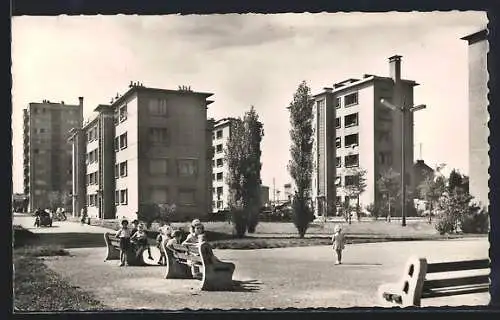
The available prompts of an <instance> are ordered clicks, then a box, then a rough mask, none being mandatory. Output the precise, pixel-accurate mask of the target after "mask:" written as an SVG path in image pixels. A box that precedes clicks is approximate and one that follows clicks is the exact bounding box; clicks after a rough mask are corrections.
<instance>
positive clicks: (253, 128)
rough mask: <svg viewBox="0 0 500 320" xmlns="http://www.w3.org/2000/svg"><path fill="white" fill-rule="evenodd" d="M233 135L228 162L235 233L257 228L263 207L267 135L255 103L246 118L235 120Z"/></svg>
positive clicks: (239, 235) (228, 144)
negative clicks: (263, 149)
mask: <svg viewBox="0 0 500 320" xmlns="http://www.w3.org/2000/svg"><path fill="white" fill-rule="evenodd" d="M231 126H232V127H231V135H230V137H229V139H228V141H227V144H226V148H225V158H226V161H227V165H228V176H227V177H226V178H227V185H228V187H229V199H228V202H229V207H230V210H231V212H232V214H233V215H234V217H232V222H233V226H234V228H235V234H236V235H237V236H238V237H243V236H244V235H245V232H247V231H248V232H250V233H253V232H255V227H256V226H257V224H258V217H259V210H260V186H261V184H262V181H261V178H260V171H261V168H262V163H261V162H260V158H261V149H260V143H261V141H262V137H263V136H264V130H263V125H262V123H261V122H260V121H259V116H258V114H257V112H256V111H255V108H254V107H253V106H252V107H251V108H250V111H248V112H246V113H245V115H244V118H243V120H241V119H240V118H238V119H237V120H236V121H233V122H232V124H231Z"/></svg>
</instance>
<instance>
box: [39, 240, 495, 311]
mask: <svg viewBox="0 0 500 320" xmlns="http://www.w3.org/2000/svg"><path fill="white" fill-rule="evenodd" d="M488 247H489V244H488V241H487V240H477V239H474V240H449V241H419V242H391V243H372V244H362V245H361V244H360V245H350V246H348V247H347V249H346V251H345V258H344V259H345V260H344V264H343V265H340V266H335V265H333V255H332V251H331V248H329V247H327V246H321V247H319V246H318V247H301V248H280V249H260V250H215V254H216V255H217V256H218V257H220V259H221V260H225V261H232V262H234V263H235V264H236V272H235V274H234V279H235V280H236V282H235V283H236V286H235V290H234V291H232V292H200V291H199V290H198V285H199V282H198V281H196V280H175V279H164V272H165V268H164V267H142V268H141V267H126V268H120V267H118V266H117V263H115V262H103V259H102V258H103V257H104V250H103V249H100V248H99V249H73V250H70V252H71V254H72V256H71V257H56V258H50V259H46V263H47V265H48V266H49V267H50V268H52V269H53V270H55V271H56V272H58V273H60V274H61V275H63V276H64V277H65V278H66V279H67V280H68V281H70V282H71V283H72V284H73V285H76V286H79V287H81V288H82V289H84V290H86V291H89V292H92V293H94V294H95V295H96V297H97V299H99V300H100V301H102V302H103V303H104V304H106V305H107V306H109V307H110V308H113V309H143V308H144V309H169V310H172V309H174V310H179V309H184V308H190V309H204V308H220V309H231V308H239V309H246V308H264V309H266V308H267V309H272V308H288V307H296V308H311V307H312V308H314V307H341V308H345V307H373V306H377V304H378V300H377V297H376V291H377V287H378V286H379V285H380V284H382V283H386V282H393V281H395V280H397V279H399V277H400V276H401V272H402V269H403V266H404V264H405V262H406V260H407V258H408V256H409V254H417V255H421V256H426V257H428V259H429V260H430V261H446V260H454V259H473V258H484V257H487V256H488V253H487V250H488ZM488 301H489V295H488V294H475V295H468V296H459V297H451V298H439V299H430V300H428V301H425V302H424V303H423V305H424V306H426V305H427V306H446V305H451V306H459V305H485V304H487V303H488Z"/></svg>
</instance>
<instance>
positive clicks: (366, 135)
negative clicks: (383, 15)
mask: <svg viewBox="0 0 500 320" xmlns="http://www.w3.org/2000/svg"><path fill="white" fill-rule="evenodd" d="M389 74H390V76H389V77H381V76H375V75H369V74H365V75H364V76H363V78H362V79H348V80H345V81H342V82H339V83H335V84H334V86H333V88H324V90H323V92H321V93H319V94H317V95H315V96H314V100H315V102H314V107H313V112H314V121H313V127H314V134H315V137H314V144H313V161H314V166H313V169H314V170H313V179H312V186H311V194H312V200H313V203H314V211H315V215H316V216H321V215H326V214H327V215H334V214H335V212H336V208H337V207H338V205H339V204H340V203H341V202H343V201H351V202H354V201H356V200H357V199H349V196H348V195H347V194H346V193H345V192H344V190H345V189H344V187H348V186H349V185H352V184H356V183H357V182H356V171H357V169H364V170H366V171H367V174H366V184H367V187H366V190H365V192H364V193H362V194H361V196H360V199H359V200H360V204H361V205H362V208H364V207H365V206H366V205H368V204H370V203H376V202H378V201H380V197H381V195H380V193H379V192H378V187H377V184H376V181H377V179H378V178H379V176H380V175H381V173H382V172H384V170H387V169H388V168H390V167H392V169H393V170H395V171H396V172H401V144H402V143H401V142H402V140H401V139H402V134H401V131H402V128H401V124H402V122H401V114H400V113H396V112H394V111H392V110H390V109H387V108H386V107H384V106H383V105H382V104H381V103H380V99H382V98H383V99H385V100H387V101H390V102H392V103H393V104H395V105H403V104H405V105H407V106H412V105H413V88H414V87H415V86H417V85H418V84H417V83H416V82H415V81H412V80H404V79H402V78H401V56H397V55H396V56H393V57H390V58H389ZM405 123H406V127H405V128H406V129H405V135H404V136H405V138H406V139H407V140H406V146H407V147H406V150H405V152H406V168H407V170H406V171H407V173H406V174H407V175H408V176H409V177H411V175H412V174H411V172H412V167H413V165H412V164H413V115H412V114H411V113H408V114H407V116H406V118H405ZM407 181H408V184H411V178H409V179H407Z"/></svg>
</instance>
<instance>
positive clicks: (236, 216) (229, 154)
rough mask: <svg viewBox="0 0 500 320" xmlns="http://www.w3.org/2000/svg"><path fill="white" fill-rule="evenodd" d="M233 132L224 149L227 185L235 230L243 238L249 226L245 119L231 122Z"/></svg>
mask: <svg viewBox="0 0 500 320" xmlns="http://www.w3.org/2000/svg"><path fill="white" fill-rule="evenodd" d="M230 126H231V127H230V130H231V134H230V135H229V138H228V140H227V144H226V148H225V150H224V153H225V157H224V158H225V159H226V162H227V166H228V174H227V176H226V181H227V186H228V187H229V197H228V204H229V208H230V210H231V218H232V220H233V221H232V222H233V227H234V231H235V234H236V236H237V237H239V238H242V237H243V236H244V235H245V232H246V228H247V221H248V218H247V215H246V212H245V211H244V210H243V163H242V159H243V158H244V153H245V150H244V145H243V144H242V143H241V142H242V141H243V139H244V135H245V127H244V126H243V121H242V120H241V119H240V118H238V119H236V120H235V121H233V122H231V125H230Z"/></svg>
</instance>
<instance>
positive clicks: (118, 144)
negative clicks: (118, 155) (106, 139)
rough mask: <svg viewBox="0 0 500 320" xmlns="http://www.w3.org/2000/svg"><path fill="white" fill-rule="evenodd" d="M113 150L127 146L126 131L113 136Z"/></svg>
mask: <svg viewBox="0 0 500 320" xmlns="http://www.w3.org/2000/svg"><path fill="white" fill-rule="evenodd" d="M114 144H115V151H116V152H118V151H120V150H123V149H125V148H127V146H128V142H127V133H126V132H125V133H122V134H121V135H119V136H118V137H115V143H114Z"/></svg>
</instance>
